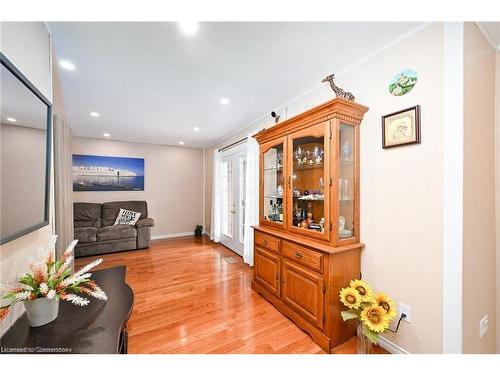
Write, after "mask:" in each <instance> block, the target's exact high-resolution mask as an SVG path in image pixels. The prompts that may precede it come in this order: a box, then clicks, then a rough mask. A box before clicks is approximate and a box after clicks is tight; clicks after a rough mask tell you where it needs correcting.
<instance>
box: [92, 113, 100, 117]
mask: <svg viewBox="0 0 500 375" xmlns="http://www.w3.org/2000/svg"><path fill="white" fill-rule="evenodd" d="M90 115H91V116H92V117H99V116H100V113H99V112H90Z"/></svg>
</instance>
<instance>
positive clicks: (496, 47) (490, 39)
mask: <svg viewBox="0 0 500 375" xmlns="http://www.w3.org/2000/svg"><path fill="white" fill-rule="evenodd" d="M474 23H475V24H476V26H477V27H478V29H479V30H480V31H481V33H483V35H484V37H485V38H486V40H487V41H488V43H489V44H490V46H492V47H493V49H494V50H496V51H500V43H498V44H497V42H495V39H494V38H493V37H492V36H491V35H490V33H488V32H487V31H486V29H485V28H484V27H483V26H481V22H474Z"/></svg>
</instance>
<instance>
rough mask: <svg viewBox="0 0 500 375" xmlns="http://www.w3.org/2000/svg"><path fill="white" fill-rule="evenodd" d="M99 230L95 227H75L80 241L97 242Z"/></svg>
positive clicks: (76, 235)
mask: <svg viewBox="0 0 500 375" xmlns="http://www.w3.org/2000/svg"><path fill="white" fill-rule="evenodd" d="M97 230H98V228H94V227H84V228H75V239H76V240H78V243H87V242H96V241H97Z"/></svg>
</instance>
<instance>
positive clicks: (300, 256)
mask: <svg viewBox="0 0 500 375" xmlns="http://www.w3.org/2000/svg"><path fill="white" fill-rule="evenodd" d="M295 256H296V257H297V258H304V254H302V252H300V251H296V252H295Z"/></svg>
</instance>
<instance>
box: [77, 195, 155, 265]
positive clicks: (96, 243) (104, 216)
mask: <svg viewBox="0 0 500 375" xmlns="http://www.w3.org/2000/svg"><path fill="white" fill-rule="evenodd" d="M120 208H124V209H127V210H131V211H136V212H140V213H141V217H140V219H139V220H138V221H137V223H136V224H135V225H113V224H114V222H115V220H116V217H117V216H118V213H119V212H120ZM73 212H74V227H75V239H77V240H78V244H77V245H76V247H75V257H85V256H89V255H98V254H104V253H114V252H117V251H126V250H136V249H145V248H148V247H149V241H150V240H151V227H152V226H154V221H153V219H152V218H150V217H148V205H147V203H146V202H145V201H123V202H107V203H102V204H101V203H81V202H77V203H74V204H73Z"/></svg>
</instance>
